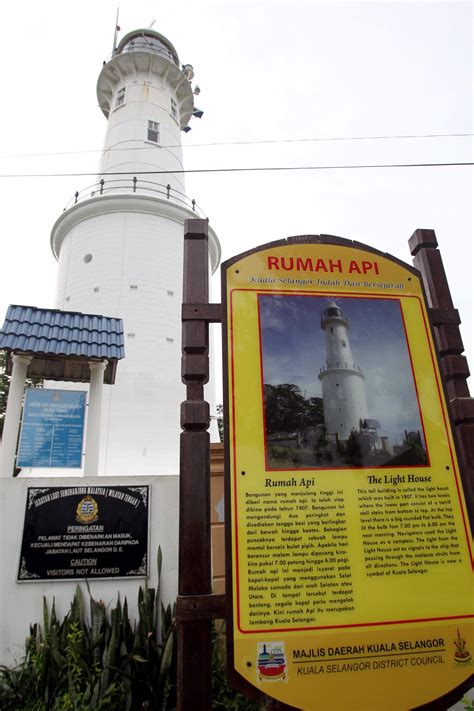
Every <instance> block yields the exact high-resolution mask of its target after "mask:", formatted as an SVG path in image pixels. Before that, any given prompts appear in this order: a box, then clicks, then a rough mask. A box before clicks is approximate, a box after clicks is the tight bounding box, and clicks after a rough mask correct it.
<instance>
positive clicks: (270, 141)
mask: <svg viewBox="0 0 474 711" xmlns="http://www.w3.org/2000/svg"><path fill="white" fill-rule="evenodd" d="M472 136H474V133H421V134H412V135H410V134H399V135H397V134H394V135H387V136H328V137H319V138H318V137H315V138H275V139H267V140H258V141H213V142H210V143H190V144H187V145H186V149H188V148H203V147H212V146H256V145H272V144H282V143H325V142H336V141H387V140H404V139H412V140H413V139H420V138H421V139H422V138H470V137H471V138H472ZM182 147H183V146H182V144H180V143H175V144H169V145H167V146H160V148H182ZM143 150H147V146H137V147H131V148H108V149H103V148H91V149H88V150H84V151H53V152H49V153H11V154H4V155H0V158H42V157H48V156H68V155H83V154H86V153H112V152H113V153H117V152H120V151H143Z"/></svg>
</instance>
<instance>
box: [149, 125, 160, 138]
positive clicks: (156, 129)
mask: <svg viewBox="0 0 474 711" xmlns="http://www.w3.org/2000/svg"><path fill="white" fill-rule="evenodd" d="M147 138H148V140H149V141H153V143H158V139H159V138H160V124H159V123H157V122H156V121H148V134H147Z"/></svg>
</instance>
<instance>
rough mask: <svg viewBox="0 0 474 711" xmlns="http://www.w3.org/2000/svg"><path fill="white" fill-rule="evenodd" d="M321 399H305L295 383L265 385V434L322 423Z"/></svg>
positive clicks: (293, 430) (294, 430)
mask: <svg viewBox="0 0 474 711" xmlns="http://www.w3.org/2000/svg"><path fill="white" fill-rule="evenodd" d="M323 420H324V418H323V405H322V399H321V398H318V397H311V398H308V399H306V398H305V397H304V396H303V395H302V394H301V390H300V388H299V387H298V386H297V385H293V384H292V383H282V384H280V385H265V426H266V431H267V434H273V433H274V432H297V431H301V430H302V429H303V428H304V427H308V426H309V425H313V426H315V425H317V424H322V422H323Z"/></svg>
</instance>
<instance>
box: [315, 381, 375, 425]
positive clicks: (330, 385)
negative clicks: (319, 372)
mask: <svg viewBox="0 0 474 711" xmlns="http://www.w3.org/2000/svg"><path fill="white" fill-rule="evenodd" d="M321 381H322V388H323V404H324V423H325V425H326V431H327V433H328V434H336V433H338V434H339V437H340V438H341V439H347V438H348V437H349V435H350V433H351V430H352V429H354V430H356V431H357V432H358V431H359V430H360V420H365V419H367V418H368V416H369V414H368V410H367V400H366V396H365V383H364V379H363V377H361V376H357V375H356V374H355V373H354V372H353V371H351V370H343V369H338V370H337V372H336V371H333V372H327V373H326V375H325V376H324V377H323V378H321Z"/></svg>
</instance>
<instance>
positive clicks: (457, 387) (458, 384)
mask: <svg viewBox="0 0 474 711" xmlns="http://www.w3.org/2000/svg"><path fill="white" fill-rule="evenodd" d="M409 246H410V251H411V254H412V255H413V257H414V259H413V264H414V266H415V267H416V268H417V269H419V271H420V272H421V275H422V278H423V283H424V286H425V291H426V295H427V299H428V304H429V306H430V317H431V322H432V324H433V327H434V335H435V340H436V348H437V351H438V355H439V359H440V366H441V375H442V378H443V381H444V384H445V391H446V399H447V401H448V406H449V411H450V416H451V421H452V426H453V434H454V440H455V443H456V449H457V454H458V458H459V464H460V467H461V478H462V481H463V487H464V494H465V497H466V504H467V509H468V513H469V517H470V521H471V528H474V398H472V397H470V394H469V387H468V385H467V382H466V380H467V378H468V377H469V367H468V363H467V360H466V358H465V356H463V355H462V353H463V351H464V346H463V343H462V339H461V334H460V332H459V324H460V323H461V320H460V318H459V313H458V311H457V310H456V309H455V308H454V306H453V302H452V299H451V293H450V291H449V285H448V280H447V278H446V274H445V271H444V266H443V261H442V259H441V254H440V252H439V250H438V241H437V239H436V235H435V233H434V230H416V231H415V232H414V233H413V235H412V236H411V237H410V240H409Z"/></svg>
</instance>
